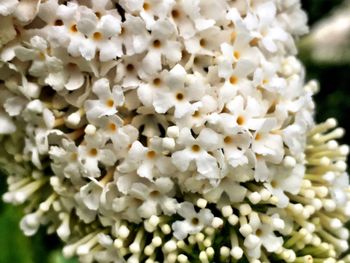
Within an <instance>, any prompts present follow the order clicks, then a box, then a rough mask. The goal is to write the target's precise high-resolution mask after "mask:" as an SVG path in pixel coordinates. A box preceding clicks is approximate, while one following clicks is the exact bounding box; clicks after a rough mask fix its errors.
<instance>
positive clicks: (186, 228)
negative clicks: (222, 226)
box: [172, 202, 214, 240]
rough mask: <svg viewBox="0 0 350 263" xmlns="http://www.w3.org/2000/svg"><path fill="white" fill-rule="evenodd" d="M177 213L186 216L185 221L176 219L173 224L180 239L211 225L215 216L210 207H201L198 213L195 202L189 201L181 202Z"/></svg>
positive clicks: (176, 235)
mask: <svg viewBox="0 0 350 263" xmlns="http://www.w3.org/2000/svg"><path fill="white" fill-rule="evenodd" d="M177 213H178V214H179V215H180V216H182V217H183V218H185V220H183V221H176V222H174V223H173V224H172V228H173V230H174V236H175V237H176V238H177V239H179V240H182V239H184V238H186V237H187V235H188V234H196V233H198V232H200V231H201V230H202V229H203V228H204V227H206V226H210V224H211V222H212V220H213V218H214V216H213V214H212V213H211V212H210V210H209V209H201V210H200V211H199V213H197V212H196V211H195V210H194V206H193V204H191V203H189V202H183V203H181V204H180V208H179V209H178V210H177Z"/></svg>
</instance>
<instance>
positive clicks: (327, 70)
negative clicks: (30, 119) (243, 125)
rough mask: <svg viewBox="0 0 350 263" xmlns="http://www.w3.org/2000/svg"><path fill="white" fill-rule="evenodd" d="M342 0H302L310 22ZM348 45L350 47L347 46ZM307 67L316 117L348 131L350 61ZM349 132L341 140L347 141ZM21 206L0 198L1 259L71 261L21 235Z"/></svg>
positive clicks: (51, 244)
mask: <svg viewBox="0 0 350 263" xmlns="http://www.w3.org/2000/svg"><path fill="white" fill-rule="evenodd" d="M341 2H342V1H341V0H309V1H303V0H302V5H303V8H304V9H305V10H306V11H307V13H308V15H309V24H310V25H311V26H312V25H313V24H314V23H316V22H317V21H318V20H320V19H322V18H323V17H325V16H327V15H329V14H330V12H331V11H332V9H333V8H334V7H336V6H337V5H339V4H340V3H341ZM330 37H331V36H330ZM349 48H350V47H349ZM300 59H301V60H302V61H303V62H304V64H305V66H306V69H307V79H317V80H319V82H320V84H321V90H320V92H319V93H318V94H317V95H316V96H315V100H316V104H317V115H316V119H317V120H318V121H319V122H320V121H324V120H326V119H327V118H329V117H335V118H337V119H338V121H339V125H340V126H342V127H344V128H345V129H346V130H348V131H349V133H350V120H349V119H348V117H349V116H348V115H349V114H350V102H349V100H350V65H349V64H343V65H337V66H335V65H330V64H328V65H327V64H322V65H320V64H316V63H315V62H313V61H311V60H310V59H308V58H307V57H300ZM349 133H348V134H347V135H346V136H345V138H344V142H345V143H347V144H350V136H349ZM5 191H6V182H5V179H4V177H3V176H0V194H3V193H4V192H5ZM20 210H21V209H18V208H16V207H12V206H10V205H7V204H3V203H2V202H0V263H10V262H14V263H38V262H42V263H73V262H76V261H74V260H65V259H63V257H62V256H61V254H60V252H59V251H60V250H59V245H60V243H59V241H58V239H57V238H56V237H54V236H46V235H45V232H44V229H41V230H40V231H39V234H37V235H36V236H34V237H31V238H27V237H24V236H23V234H22V233H21V231H20V230H19V226H18V224H19V220H20V218H21V216H22V214H21V211H20Z"/></svg>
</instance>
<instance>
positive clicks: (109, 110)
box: [85, 78, 124, 122]
mask: <svg viewBox="0 0 350 263" xmlns="http://www.w3.org/2000/svg"><path fill="white" fill-rule="evenodd" d="M92 91H93V92H94V93H95V94H96V95H97V97H98V100H88V101H86V103H85V108H86V111H87V118H88V119H89V120H90V121H92V122H94V121H95V120H97V119H98V118H101V117H102V116H110V115H113V114H115V113H116V112H117V107H118V106H121V105H123V103H124V96H123V92H122V90H121V88H120V87H118V86H114V87H113V88H112V91H111V90H110V86H109V81H108V79H104V78H103V79H99V80H98V81H96V82H95V83H94V85H93V87H92Z"/></svg>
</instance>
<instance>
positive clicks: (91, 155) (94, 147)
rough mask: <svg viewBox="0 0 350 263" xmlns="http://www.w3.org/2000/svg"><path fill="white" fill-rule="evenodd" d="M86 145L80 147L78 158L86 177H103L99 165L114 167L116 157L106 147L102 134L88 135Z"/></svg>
mask: <svg viewBox="0 0 350 263" xmlns="http://www.w3.org/2000/svg"><path fill="white" fill-rule="evenodd" d="M85 140H86V145H79V146H78V149H77V150H78V158H79V161H80V163H81V164H82V169H83V170H82V172H83V174H84V176H86V177H99V176H100V175H101V171H100V168H99V167H98V164H99V163H102V164H104V165H106V166H112V165H114V163H115V161H116V156H115V154H114V153H113V151H112V150H111V149H108V148H107V147H106V145H105V144H106V142H105V138H103V137H102V136H101V135H100V134H95V135H86V136H85Z"/></svg>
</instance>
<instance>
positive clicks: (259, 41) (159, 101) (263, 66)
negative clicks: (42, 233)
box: [0, 0, 350, 263]
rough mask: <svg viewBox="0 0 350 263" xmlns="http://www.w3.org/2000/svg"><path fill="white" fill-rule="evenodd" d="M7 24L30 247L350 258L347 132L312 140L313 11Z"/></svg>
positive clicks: (1, 131)
mask: <svg viewBox="0 0 350 263" xmlns="http://www.w3.org/2000/svg"><path fill="white" fill-rule="evenodd" d="M0 22H1V25H2V26H1V29H0V141H1V145H0V163H1V165H2V167H3V168H4V169H5V170H6V171H7V173H8V174H9V177H8V183H9V191H8V192H7V193H6V194H5V195H4V200H5V201H7V202H12V203H14V204H22V203H25V202H26V203H27V204H28V206H27V208H26V212H27V215H26V216H25V217H24V218H23V220H22V221H21V228H22V229H23V231H24V232H25V234H27V235H32V234H34V233H35V232H36V231H37V229H38V227H39V226H40V224H46V225H48V231H51V232H53V231H56V232H57V234H58V235H59V236H60V238H61V239H62V240H64V241H66V242H67V243H68V245H67V246H66V247H65V248H64V254H65V255H66V256H73V255H79V256H80V259H81V261H82V262H93V261H98V262H128V263H137V262H147V263H153V262H169V263H171V262H180V263H184V262H197V261H198V260H199V261H200V262H219V261H220V262H229V260H231V259H232V260H248V261H249V262H270V261H271V262H275V261H274V260H285V261H288V262H311V261H310V260H312V259H313V257H314V258H315V260H323V259H324V260H326V261H324V262H335V261H334V260H335V259H336V258H338V256H339V254H340V253H341V252H343V251H344V250H346V249H347V243H346V242H345V241H344V239H346V238H347V236H348V231H347V230H346V229H345V228H344V227H343V223H345V222H346V220H347V217H348V216H349V214H350V213H349V212H348V208H350V202H349V195H348V193H347V191H348V181H347V177H346V176H347V175H346V174H345V173H344V172H345V170H346V163H345V158H346V155H347V153H348V148H347V147H346V146H339V145H338V144H337V143H336V142H335V141H334V140H333V139H334V138H338V137H340V136H341V135H342V134H341V133H342V130H337V129H336V130H335V131H334V132H330V133H329V134H325V132H326V131H327V130H328V129H329V128H334V126H335V122H334V120H329V121H327V122H326V123H325V124H321V125H319V126H316V127H314V128H313V129H312V127H313V126H314V124H313V110H314V103H313V101H312V97H311V96H312V95H313V93H314V92H315V90H316V89H317V86H315V83H313V82H311V83H310V84H308V85H306V86H304V84H303V83H304V73H303V68H302V66H301V64H300V63H299V62H298V60H297V59H296V58H295V54H296V48H295V44H294V40H295V37H297V36H299V35H301V34H303V33H305V32H306V31H307V27H306V25H305V24H306V17H305V14H304V13H303V12H302V11H301V9H300V3H299V1H298V0H287V1H286V0H251V1H248V0H236V1H231V0H163V1H161V0H146V1H144V0H130V1H129V0H118V1H117V0H114V1H111V0H81V1H78V0H77V1H61V0H47V1H39V0H36V1H34V0H33V1H31V0H28V1H26V0H24V1H16V0H4V1H1V3H0ZM3 25H4V26H3ZM307 134H310V135H309V139H308V137H307ZM326 186H328V188H327V187H326ZM323 210H325V211H326V212H329V213H330V214H327V213H324V212H323ZM332 216H334V218H332ZM311 218H312V219H313V221H311V222H308V220H309V219H311ZM220 231H222V232H223V231H225V232H226V231H227V235H225V234H224V235H222V234H220ZM321 245H322V246H321ZM320 251H321V252H320ZM230 258H231V259H230ZM327 260H328V261H327ZM332 260H333V261H332ZM344 260H346V259H344ZM317 262H318V261H317ZM322 262H323V261H322ZM346 262H347V261H346Z"/></svg>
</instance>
